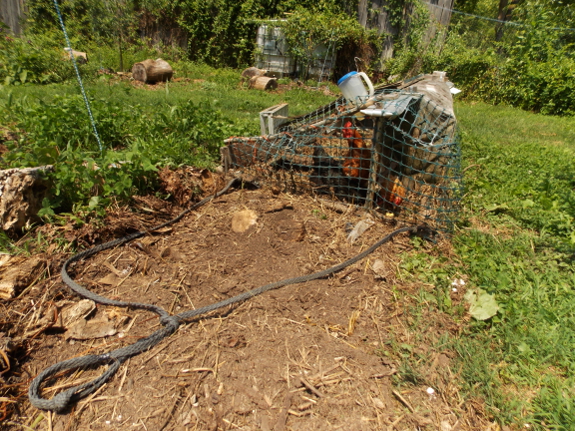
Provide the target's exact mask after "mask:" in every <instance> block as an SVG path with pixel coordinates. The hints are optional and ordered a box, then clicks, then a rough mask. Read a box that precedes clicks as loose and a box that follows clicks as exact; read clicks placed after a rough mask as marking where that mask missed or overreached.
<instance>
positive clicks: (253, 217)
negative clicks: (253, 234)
mask: <svg viewBox="0 0 575 431" xmlns="http://www.w3.org/2000/svg"><path fill="white" fill-rule="evenodd" d="M257 219H258V216H257V214H256V213H255V212H254V211H252V210H242V211H238V212H237V213H235V214H234V215H233V217H232V230H233V231H234V232H236V233H242V232H245V231H246V230H248V229H249V228H250V227H251V226H253V225H255V224H256V221H257Z"/></svg>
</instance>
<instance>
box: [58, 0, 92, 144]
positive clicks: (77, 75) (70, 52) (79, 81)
mask: <svg viewBox="0 0 575 431" xmlns="http://www.w3.org/2000/svg"><path fill="white" fill-rule="evenodd" d="M54 6H56V12H57V13H58V19H59V20H60V25H61V26H62V31H63V32H64V37H65V38H66V45H67V48H66V50H67V51H68V53H69V54H70V59H71V60H72V64H73V65H74V70H75V71H76V78H78V84H80V90H81V91H82V97H83V98H84V103H85V104H86V109H87V110H88V115H89V116H90V122H91V123H92V130H93V131H94V136H95V137H96V140H97V141H98V147H99V148H100V154H101V153H102V151H103V148H102V141H101V140H100V135H98V129H97V128H96V121H95V120H94V116H93V115H92V109H91V108H90V102H89V101H88V96H86V90H85V89H84V84H83V82H82V77H81V76H80V70H79V69H78V64H77V63H76V57H74V54H73V53H72V44H71V43H70V38H69V37H68V32H67V31H66V26H65V25H64V19H63V18H62V13H61V12H60V6H59V5H58V0H54Z"/></svg>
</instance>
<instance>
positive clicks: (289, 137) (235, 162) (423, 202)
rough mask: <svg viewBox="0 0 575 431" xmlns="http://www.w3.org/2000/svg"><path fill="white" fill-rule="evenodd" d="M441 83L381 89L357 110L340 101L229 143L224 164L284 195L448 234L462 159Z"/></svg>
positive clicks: (429, 80)
mask: <svg viewBox="0 0 575 431" xmlns="http://www.w3.org/2000/svg"><path fill="white" fill-rule="evenodd" d="M426 77H427V78H426ZM437 78H438V77H437V76H435V75H424V76H423V77H422V78H421V79H419V80H416V81H415V82H413V81H412V83H410V85H409V86H404V87H403V88H401V85H399V86H398V88H392V89H390V88H378V89H377V90H376V92H375V95H374V97H373V98H372V99H371V100H368V101H366V103H365V104H364V105H362V106H359V107H356V106H350V105H347V104H346V101H345V99H343V98H341V99H338V100H336V101H334V102H333V103H331V104H329V105H326V106H324V107H322V108H319V109H317V110H315V111H313V112H312V113H310V114H308V115H305V116H302V117H297V118H293V119H290V120H288V121H287V122H285V123H284V124H282V125H281V126H280V127H279V128H278V129H277V130H276V131H275V133H274V134H273V135H265V136H260V137H252V138H230V139H228V140H227V141H226V144H227V145H226V147H224V149H223V151H222V159H223V161H224V164H225V166H226V167H227V168H228V169H236V170H243V171H250V173H251V174H252V175H256V176H258V175H259V176H260V177H261V178H262V180H264V181H269V182H274V183H275V184H276V185H279V186H281V187H283V189H284V190H286V191H290V192H305V191H307V192H311V193H314V194H318V195H323V196H329V197H330V198H332V199H337V200H340V201H343V202H346V203H352V204H355V205H361V206H364V207H366V208H369V209H372V210H376V211H381V212H383V213H384V214H389V213H392V214H393V215H394V216H395V217H398V218H399V217H402V218H411V219H413V220H416V221H425V222H426V223H428V224H430V225H436V226H437V227H438V228H445V227H446V226H447V225H449V224H450V223H451V220H452V219H453V217H454V215H455V213H456V212H457V208H458V204H459V198H460V193H459V187H460V186H459V184H460V169H459V166H460V152H459V143H458V141H457V134H456V120H455V116H454V115H453V109H452V101H451V99H450V94H449V87H447V85H446V83H445V82H442V81H441V79H437ZM434 92H436V93H437V95H435V93H434ZM446 92H447V94H449V99H447V98H446V96H445V93H446ZM436 96H437V97H436ZM439 96H441V97H439ZM446 100H447V101H446Z"/></svg>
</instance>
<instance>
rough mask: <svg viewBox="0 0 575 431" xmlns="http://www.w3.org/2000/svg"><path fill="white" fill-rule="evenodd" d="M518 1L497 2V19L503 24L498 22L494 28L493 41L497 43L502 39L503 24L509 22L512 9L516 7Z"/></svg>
mask: <svg viewBox="0 0 575 431" xmlns="http://www.w3.org/2000/svg"><path fill="white" fill-rule="evenodd" d="M520 1H521V0H511V1H509V0H499V9H498V10H499V11H498V13H497V19H498V20H499V21H503V22H498V23H497V25H496V26H495V40H496V41H497V42H499V41H500V40H501V39H503V31H504V30H505V23H506V22H509V21H511V16H512V14H513V9H515V8H516V7H517V5H518V4H519V2H520Z"/></svg>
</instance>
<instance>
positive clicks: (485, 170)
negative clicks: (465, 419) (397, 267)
mask: <svg viewBox="0 0 575 431" xmlns="http://www.w3.org/2000/svg"><path fill="white" fill-rule="evenodd" d="M456 115H457V116H458V119H459V124H460V127H461V131H462V143H463V144H462V145H463V158H464V167H467V170H466V171H465V176H464V180H465V188H466V195H465V197H464V201H463V214H462V221H461V223H460V225H459V228H458V231H457V232H456V234H455V236H454V238H453V244H454V247H455V250H456V253H457V255H456V257H455V258H451V259H447V258H444V259H437V258H433V257H431V256H430V254H429V251H430V248H429V247H428V250H427V254H426V253H422V252H421V251H414V252H412V253H410V254H408V255H407V256H405V257H404V263H403V264H402V265H403V266H402V268H403V271H404V272H405V274H409V276H410V277H412V278H414V279H416V280H422V281H426V282H428V283H432V284H433V286H434V292H433V295H430V294H429V292H427V293H426V295H427V296H426V297H425V302H420V305H421V304H429V299H430V297H431V299H432V300H433V303H434V304H435V306H436V308H437V309H439V310H440V311H444V312H447V313H449V314H451V315H452V316H453V317H454V318H456V319H458V318H460V316H461V314H460V312H461V310H458V309H455V308H451V307H450V301H449V300H446V299H445V298H447V296H448V292H449V290H450V284H449V283H450V280H452V279H453V278H455V277H456V276H464V278H466V279H467V280H468V286H467V287H468V288H469V287H471V288H473V287H479V288H481V289H484V290H485V291H487V292H488V293H490V294H493V295H494V296H495V298H496V300H497V302H498V303H499V305H500V307H501V309H500V312H499V313H498V314H497V315H496V316H495V317H493V318H492V319H490V320H488V321H484V322H480V321H472V322H471V323H470V324H469V325H466V327H465V330H464V332H463V334H462V335H461V336H459V337H456V338H452V339H451V341H450V342H449V346H450V348H451V349H452V350H454V351H456V352H457V353H458V366H459V367H461V371H460V385H461V387H462V389H463V390H464V392H465V393H466V396H467V398H476V399H477V398H480V399H483V400H484V401H485V403H486V406H487V409H488V412H489V413H490V414H491V415H492V416H493V418H494V419H496V420H498V421H499V422H501V423H503V424H516V425H519V426H520V427H523V426H524V424H529V425H531V429H553V430H572V429H575V415H574V413H575V405H574V404H573V400H574V397H575V377H574V371H575V353H574V352H575V271H574V269H575V266H574V265H573V252H574V251H575V248H574V243H575V234H574V233H575V226H574V224H573V222H574V216H575V192H574V187H575V161H574V160H575V159H574V155H575V154H574V151H575V140H574V138H575V119H574V118H556V117H546V116H543V115H535V114H531V113H528V112H524V111H520V110H518V109H512V108H508V107H501V106H500V107H493V106H488V105H484V104H473V105H469V104H464V103H458V104H456ZM434 297H435V298H434ZM421 306H422V305H421ZM419 312H421V311H419Z"/></svg>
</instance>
